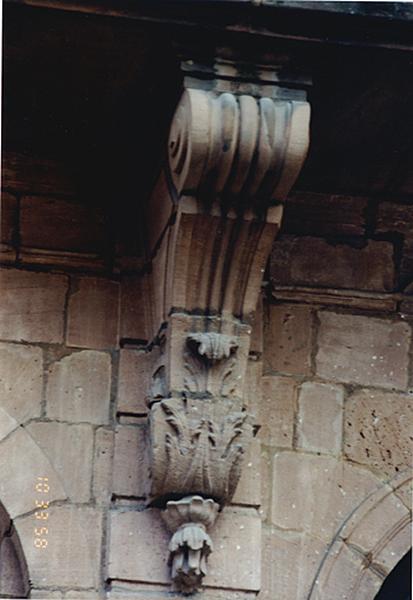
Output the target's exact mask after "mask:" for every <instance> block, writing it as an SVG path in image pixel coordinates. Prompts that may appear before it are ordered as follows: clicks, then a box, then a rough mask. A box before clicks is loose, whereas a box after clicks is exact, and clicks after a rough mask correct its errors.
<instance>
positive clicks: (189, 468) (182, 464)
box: [151, 398, 253, 504]
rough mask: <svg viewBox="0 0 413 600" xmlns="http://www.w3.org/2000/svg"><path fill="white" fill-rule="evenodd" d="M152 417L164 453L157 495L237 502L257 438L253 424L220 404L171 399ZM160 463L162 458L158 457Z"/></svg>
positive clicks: (158, 448) (242, 413) (154, 433)
mask: <svg viewBox="0 0 413 600" xmlns="http://www.w3.org/2000/svg"><path fill="white" fill-rule="evenodd" d="M154 408H155V410H153V411H152V413H151V427H152V438H153V439H154V440H155V442H159V443H156V447H154V449H153V452H156V453H158V456H157V459H158V460H157V462H158V464H159V463H160V462H161V460H160V454H162V455H163V461H162V462H163V468H162V469H159V468H158V473H157V475H158V476H157V477H156V479H155V480H154V482H153V483H154V488H153V494H154V495H155V496H158V497H159V496H167V495H168V493H170V492H169V490H174V494H188V493H190V492H191V491H192V492H196V493H202V494H205V495H208V496H209V497H212V498H214V499H216V500H218V501H219V502H220V503H222V504H223V503H225V502H227V501H229V500H230V499H231V497H232V496H233V494H234V492H235V488H236V485H237V483H238V480H239V476H240V472H241V462H242V458H243V455H244V453H245V450H246V448H247V446H248V444H249V441H250V440H251V438H252V437H253V419H252V417H251V416H249V415H248V413H247V412H246V411H245V410H234V407H233V406H232V405H231V404H230V405H229V406H227V403H225V402H220V401H217V400H216V399H211V400H201V399H186V398H170V399H167V400H163V401H162V402H160V403H158V405H157V406H156V407H154ZM155 459H156V457H155Z"/></svg>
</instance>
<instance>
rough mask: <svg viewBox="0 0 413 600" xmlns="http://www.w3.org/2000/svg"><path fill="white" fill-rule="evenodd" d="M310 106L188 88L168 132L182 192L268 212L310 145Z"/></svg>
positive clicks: (174, 174) (282, 195) (172, 164)
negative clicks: (216, 93)
mask: <svg viewBox="0 0 413 600" xmlns="http://www.w3.org/2000/svg"><path fill="white" fill-rule="evenodd" d="M308 123H309V105H308V103H307V102H300V101H285V100H283V101H280V100H278V101H275V100H273V99H271V98H253V97H252V96H246V95H241V96H235V95H233V94H230V93H224V94H221V95H219V96H215V95H214V94H211V93H207V92H205V91H203V90H192V89H191V90H186V91H185V92H184V94H183V96H182V99H181V102H180V104H179V106H178V108H177V111H176V114H175V117H174V120H173V123H172V127H171V132H170V136H169V145H168V149H169V154H168V156H169V165H170V170H171V174H172V179H173V182H174V184H175V186H176V189H177V190H178V192H179V193H194V192H196V193H197V194H199V195H200V199H201V200H202V201H204V202H206V203H212V202H213V201H214V200H215V199H216V198H218V199H219V200H220V202H221V206H222V208H223V209H224V210H228V209H229V208H234V209H236V210H243V209H244V210H245V209H247V208H250V209H252V210H253V211H254V212H255V213H256V214H258V215H261V214H263V213H265V211H266V209H267V208H268V206H269V205H270V204H271V202H272V201H276V200H284V199H285V197H286V195H287V193H288V192H289V190H290V188H291V186H292V184H293V183H294V181H295V179H296V177H297V175H298V173H299V171H300V169H301V167H302V164H303V161H304V158H305V155H306V151H307V146H308Z"/></svg>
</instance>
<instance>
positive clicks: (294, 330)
mask: <svg viewBox="0 0 413 600" xmlns="http://www.w3.org/2000/svg"><path fill="white" fill-rule="evenodd" d="M266 321H267V322H266V327H265V329H264V374H267V375H269V374H275V372H278V373H284V374H287V375H289V374H291V375H297V374H301V375H308V374H310V373H311V340H312V311H311V308H310V307H308V306H299V305H289V304H282V305H274V306H270V307H269V313H268V318H267V320H266Z"/></svg>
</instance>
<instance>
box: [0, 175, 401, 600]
mask: <svg viewBox="0 0 413 600" xmlns="http://www.w3.org/2000/svg"><path fill="white" fill-rule="evenodd" d="M42 185H43V184H42ZM42 185H41V184H39V183H36V182H34V183H33V184H32V186H31V187H30V188H29V189H26V188H22V186H21V185H20V183H19V181H17V183H16V178H15V179H14V180H13V178H9V179H8V180H6V190H5V193H4V195H3V212H2V219H3V224H2V240H1V241H2V246H1V257H2V261H3V268H2V270H1V272H0V288H1V291H2V301H1V311H0V340H1V342H0V394H1V400H0V407H1V409H2V410H1V413H0V438H1V441H0V502H1V503H2V505H3V506H4V508H5V510H6V511H7V513H8V515H9V516H10V518H11V519H12V520H13V524H14V527H15V530H16V531H17V533H18V536H19V538H20V542H21V546H22V548H23V552H24V554H25V557H26V561H27V567H28V571H29V577H30V580H31V585H32V592H31V597H33V598H79V599H80V598H85V599H92V598H103V597H105V596H107V597H108V598H113V599H118V598H119V599H120V598H125V597H136V598H145V600H147V598H149V594H150V597H151V598H153V599H154V600H158V599H159V600H160V599H161V598H166V597H168V598H170V599H172V598H174V596H173V595H172V596H171V595H170V594H168V592H169V589H170V588H169V575H168V568H167V564H166V559H167V543H168V535H167V533H166V531H164V529H163V528H162V526H161V524H160V520H159V519H158V518H156V517H155V516H154V513H155V512H156V511H157V510H158V509H156V508H152V509H145V497H144V488H145V479H146V477H147V467H146V460H145V452H146V449H145V431H146V429H145V426H146V404H145V395H146V387H145V386H146V383H147V373H148V360H149V357H150V354H148V352H147V347H146V343H147V341H148V340H147V337H148V336H147V333H146V331H147V328H146V326H145V307H146V306H147V305H148V301H149V297H148V291H145V290H144V289H143V286H142V280H141V278H140V277H139V268H140V267H141V266H142V260H141V258H140V257H125V256H122V254H121V252H119V251H118V252H117V249H116V247H115V245H114V246H113V247H111V248H109V247H108V244H107V243H106V241H105V240H106V238H105V216H104V213H103V212H102V211H101V210H100V209H99V208H96V207H95V208H87V209H86V208H85V207H84V206H83V205H81V204H79V203H77V202H76V201H75V199H74V198H73V197H72V195H71V194H70V193H64V192H62V193H61V194H58V193H55V194H51V192H50V190H47V189H45V188H44V187H42ZM412 222H413V212H412V206H411V204H410V205H409V204H407V203H406V202H403V201H399V202H393V201H392V199H386V200H383V201H380V202H379V201H377V200H373V199H369V198H349V197H339V196H327V195H314V194H313V195H311V196H310V195H308V194H298V193H297V194H295V195H294V196H293V197H292V198H291V201H290V204H289V208H288V210H287V214H286V219H285V224H284V229H283V232H282V235H281V236H280V237H279V240H278V241H277V242H276V244H275V246H274V251H273V255H272V259H271V262H270V267H269V271H268V284H267V286H266V288H265V290H264V297H263V302H262V309H260V310H259V318H258V319H257V323H256V328H255V331H254V342H253V344H252V349H251V353H250V360H249V376H248V387H249V394H248V396H249V400H250V404H251V409H252V410H253V412H255V414H256V417H257V422H258V423H259V424H260V425H261V428H260V431H259V433H258V435H257V437H256V439H255V441H254V443H253V444H252V446H251V449H250V455H249V457H248V459H247V461H246V467H245V469H244V475H243V477H242V480H241V482H240V484H239V487H238V490H237V492H236V495H235V497H234V500H233V503H232V505H231V506H229V507H227V508H226V509H225V510H224V514H223V516H222V517H221V519H219V520H218V522H217V526H216V528H215V530H213V531H212V537H213V540H214V542H215V550H214V553H213V554H212V555H211V558H210V574H209V575H208V576H207V578H206V579H205V591H204V592H203V593H202V594H200V597H201V598H203V599H204V600H212V599H213V600H224V599H225V600H231V599H232V598H233V599H234V600H235V598H236V599H237V600H247V599H248V600H249V599H250V598H256V597H257V594H258V598H260V600H261V599H267V598H268V599H269V600H272V599H273V598H277V600H294V599H296V600H303V599H305V598H308V599H310V598H311V599H316V598H317V599H318V598H323V599H324V600H330V599H331V598H332V597H334V598H339V597H342V598H349V599H350V598H351V599H352V600H353V599H356V598H363V599H367V598H374V595H375V593H376V591H377V589H378V588H379V587H380V585H381V582H382V581H383V578H384V577H385V576H386V574H387V573H388V572H389V571H390V570H391V569H392V568H393V566H394V565H395V564H396V563H397V562H398V560H400V558H401V557H402V556H403V555H404V554H405V553H406V551H407V550H408V547H409V545H410V539H409V534H408V524H409V522H410V515H409V510H408V509H409V506H410V502H409V499H408V485H409V484H408V480H409V476H410V473H409V471H408V467H409V465H410V464H411V460H410V452H411V437H409V434H411V428H410V430H409V425H410V424H411V418H412V406H411V404H412V398H413V370H412V346H411V314H412V309H411V308H409V307H411V305H412V303H411V300H410V298H411V297H409V295H408V294H407V293H403V290H406V288H407V290H408V285H409V284H410V283H411V281H412V279H413V276H412V275H413V274H412V244H413V237H412V234H411V230H412V227H411V224H412ZM409 223H410V225H409ZM117 254H118V256H117ZM125 269H127V270H125ZM39 478H43V479H39ZM44 478H47V480H45V479H44ZM39 502H40V504H41V503H43V502H44V503H45V504H44V505H43V504H41V505H40V506H39ZM46 505H47V506H46ZM39 509H40V510H39ZM42 511H43V512H42ZM36 512H37V516H39V514H40V517H42V516H43V517H45V518H36ZM45 515H47V517H46V516H45ZM39 524H40V526H43V527H47V532H46V529H44V530H41V531H40V530H39V529H37V533H36V529H35V528H36V527H37V528H39ZM38 533H40V534H41V535H38ZM36 538H40V539H45V540H46V541H47V544H46V543H45V542H43V545H44V546H45V547H37V546H36V545H35V540H36ZM36 544H37V545H41V543H40V542H36ZM4 581H6V579H4ZM2 585H5V584H3V580H2ZM2 591H3V590H2ZM7 591H8V590H7V589H6V590H5V592H3V593H5V594H6V593H7Z"/></svg>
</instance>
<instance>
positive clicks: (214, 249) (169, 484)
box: [148, 89, 310, 593]
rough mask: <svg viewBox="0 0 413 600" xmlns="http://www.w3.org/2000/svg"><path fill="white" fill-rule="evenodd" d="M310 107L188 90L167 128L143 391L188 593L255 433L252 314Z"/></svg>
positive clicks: (156, 468)
mask: <svg viewBox="0 0 413 600" xmlns="http://www.w3.org/2000/svg"><path fill="white" fill-rule="evenodd" d="M309 115H310V112H309V105H308V104H307V103H306V102H303V101H295V100H292V101H289V100H274V99H272V98H269V97H263V98H255V97H252V96H248V95H235V94H230V93H222V94H215V93H213V92H206V91H203V90H199V89H187V90H186V91H185V92H184V94H183V96H182V99H181V101H180V103H179V105H178V108H177V110H176V114H175V117H174V120H173V123H172V126H171V130H170V136H169V143H168V160H169V166H168V170H169V177H168V179H169V181H170V182H171V183H172V186H173V187H174V190H175V195H174V202H173V204H171V205H170V207H169V208H170V209H171V212H172V213H173V216H172V217H171V218H170V219H169V225H168V226H167V227H166V228H165V229H164V230H163V231H164V233H163V234H162V238H161V239H160V241H159V242H156V243H153V244H152V246H153V247H155V248H164V252H163V254H162V255H163V256H165V257H167V258H166V259H165V260H164V263H162V264H164V266H163V268H162V269H159V266H158V265H159V260H158V258H157V257H156V260H158V263H157V264H156V265H155V261H154V268H153V273H154V274H157V277H158V279H157V280H156V281H155V280H154V281H153V288H154V289H155V288H156V289H157V290H158V292H159V293H161V294H163V295H162V297H161V299H160V300H159V299H158V304H162V306H163V315H164V316H163V319H166V323H163V330H162V331H163V332H164V334H163V339H164V344H163V354H162V356H163V363H162V366H161V367H159V365H158V367H157V370H156V373H155V374H154V381H153V387H152V395H151V394H150V397H149V404H150V407H151V409H150V427H149V437H150V471H151V480H150V489H149V492H148V496H149V498H150V501H151V502H152V503H153V504H155V505H156V506H160V507H161V508H163V509H164V512H163V518H164V521H165V523H166V524H167V526H168V528H169V529H170V531H171V532H172V534H173V536H172V539H171V543H170V564H171V568H172V577H173V580H174V582H175V585H176V587H177V588H178V589H179V590H181V591H183V592H185V593H190V592H192V591H194V590H196V589H197V588H198V587H199V585H200V584H201V582H202V578H203V576H204V575H205V574H206V560H207V556H208V554H209V553H210V552H211V550H212V541H211V538H210V537H209V534H208V532H207V529H208V527H211V526H212V525H213V523H214V521H215V518H216V516H217V513H218V509H219V508H220V507H222V506H224V505H225V504H226V503H228V502H230V501H231V498H232V496H233V494H234V492H235V489H236V486H237V483H238V481H239V478H240V474H241V469H242V461H243V456H244V454H245V451H246V448H247V446H248V443H249V441H250V440H251V438H252V436H253V431H254V419H253V417H251V416H250V415H248V413H247V410H246V404H247V402H246V399H245V398H244V395H243V392H244V378H245V372H246V367H247V359H248V352H249V345H250V333H251V326H250V320H251V317H252V316H253V313H254V311H255V307H256V304H257V298H258V294H259V291H260V286H261V280H262V274H263V271H264V268H265V264H266V261H267V258H268V255H269V252H270V250H271V246H272V243H273V240H274V237H275V235H276V233H277V231H278V228H279V226H280V222H281V216H282V203H283V201H284V200H285V197H286V195H287V193H288V191H289V189H290V187H291V186H292V184H293V183H294V181H295V179H296V177H297V175H298V173H299V171H300V169H301V166H302V164H303V161H304V159H305V155H306V152H307V146H308V132H309ZM170 199H171V196H170V195H168V194H166V195H165V198H164V202H165V203H167V202H170V201H171V200H170ZM162 201H163V199H162V198H156V202H154V206H156V207H157V210H158V211H159V206H161V205H162ZM166 208H168V207H166ZM169 208H168V210H169ZM168 210H165V213H168ZM162 245H163V246H162ZM160 254H161V253H160V251H159V254H158V256H159V255H160ZM154 276H155V275H154ZM161 324H162V323H161V322H159V324H158V326H160V325H161ZM165 325H166V327H165Z"/></svg>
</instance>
